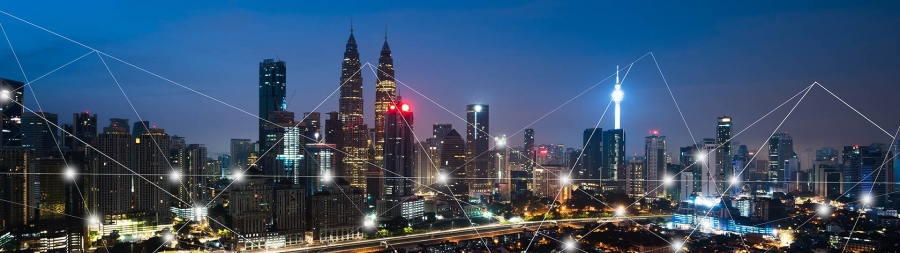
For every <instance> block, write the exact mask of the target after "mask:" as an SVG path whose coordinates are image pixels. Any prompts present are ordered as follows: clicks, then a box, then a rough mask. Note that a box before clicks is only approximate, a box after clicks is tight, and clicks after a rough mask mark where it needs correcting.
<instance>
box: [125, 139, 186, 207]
mask: <svg viewBox="0 0 900 253" xmlns="http://www.w3.org/2000/svg"><path fill="white" fill-rule="evenodd" d="M169 140H170V138H169V135H168V134H166V131H165V130H164V129H162V128H150V129H146V130H145V131H143V132H141V133H140V135H138V136H135V139H134V161H135V163H134V165H133V168H132V169H133V170H134V171H135V172H137V173H138V174H141V175H144V178H146V179H147V180H141V179H138V180H135V196H136V199H135V206H136V208H137V209H138V210H140V211H144V212H148V213H156V214H159V216H158V217H159V218H161V220H160V221H159V222H160V223H170V222H171V219H169V214H168V212H167V208H168V206H169V197H170V196H169V194H167V193H164V192H162V190H160V187H162V189H167V188H169V187H168V186H169V183H170V182H172V180H171V178H169V177H167V176H165V175H169V173H172V170H173V168H172V167H169V163H168V158H167V155H168V154H166V153H161V152H162V150H160V149H159V148H157V146H158V147H168V146H169ZM175 185H178V186H180V184H178V183H177V182H175Z"/></svg>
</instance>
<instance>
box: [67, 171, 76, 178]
mask: <svg viewBox="0 0 900 253" xmlns="http://www.w3.org/2000/svg"><path fill="white" fill-rule="evenodd" d="M66 178H68V179H75V169H72V168H66Z"/></svg>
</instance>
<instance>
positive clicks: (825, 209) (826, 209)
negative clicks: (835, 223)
mask: <svg viewBox="0 0 900 253" xmlns="http://www.w3.org/2000/svg"><path fill="white" fill-rule="evenodd" d="M830 214H831V208H829V207H828V205H821V206H819V215H822V216H828V215H830Z"/></svg>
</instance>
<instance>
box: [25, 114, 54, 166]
mask: <svg viewBox="0 0 900 253" xmlns="http://www.w3.org/2000/svg"><path fill="white" fill-rule="evenodd" d="M58 120H59V116H57V115H56V114H54V113H48V112H38V113H33V112H26V113H25V114H24V115H23V116H22V147H24V148H27V149H33V150H35V155H36V156H38V157H43V156H45V155H48V154H50V153H48V151H50V152H55V153H56V154H57V155H58V154H59V152H58V150H57V140H58V139H60V137H59V131H58V130H57V129H56V127H57V125H58Z"/></svg>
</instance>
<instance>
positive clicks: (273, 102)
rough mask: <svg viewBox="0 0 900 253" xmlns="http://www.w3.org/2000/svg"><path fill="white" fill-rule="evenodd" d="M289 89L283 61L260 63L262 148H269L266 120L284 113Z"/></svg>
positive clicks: (260, 131) (267, 60)
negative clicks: (278, 113) (279, 112)
mask: <svg viewBox="0 0 900 253" xmlns="http://www.w3.org/2000/svg"><path fill="white" fill-rule="evenodd" d="M286 89H287V67H285V64H284V62H283V61H280V60H279V61H276V60H274V59H265V60H263V61H262V62H260V63H259V114H257V116H258V117H259V139H258V140H259V142H260V143H259V144H260V148H267V147H268V146H269V145H270V144H269V143H268V142H266V133H265V130H266V125H268V124H269V122H267V121H268V119H267V118H266V117H267V116H268V115H269V113H271V112H274V111H284V110H285V107H287V100H285V95H286Z"/></svg>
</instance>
